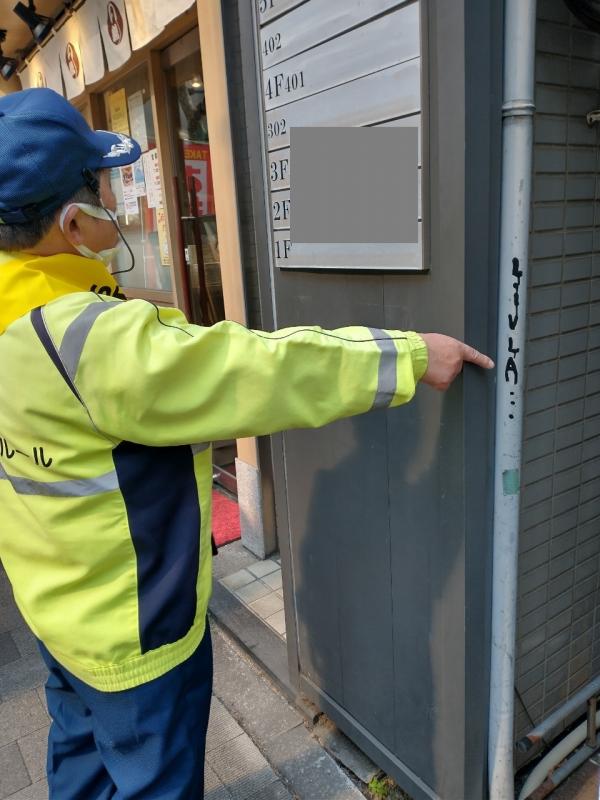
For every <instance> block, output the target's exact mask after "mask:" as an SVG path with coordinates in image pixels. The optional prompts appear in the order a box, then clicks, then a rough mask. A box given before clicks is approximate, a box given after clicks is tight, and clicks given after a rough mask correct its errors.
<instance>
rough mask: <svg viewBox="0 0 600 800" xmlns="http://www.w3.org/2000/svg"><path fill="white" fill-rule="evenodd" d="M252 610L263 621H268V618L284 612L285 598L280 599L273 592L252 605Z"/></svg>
mask: <svg viewBox="0 0 600 800" xmlns="http://www.w3.org/2000/svg"><path fill="white" fill-rule="evenodd" d="M250 608H251V609H252V611H254V613H255V614H258V616H259V617H260V618H261V619H267V617H272V616H273V614H276V613H277V612H278V611H282V610H283V598H281V597H279V595H277V594H275V592H271V593H270V594H266V595H265V596H264V597H260V598H259V599H258V600H255V601H254V602H253V603H250Z"/></svg>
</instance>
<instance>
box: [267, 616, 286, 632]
mask: <svg viewBox="0 0 600 800" xmlns="http://www.w3.org/2000/svg"><path fill="white" fill-rule="evenodd" d="M266 622H267V623H268V624H269V625H270V626H271V627H272V628H273V629H274V630H276V631H277V633H278V634H279V635H280V636H283V635H284V634H285V632H286V631H285V613H284V612H283V611H278V612H277V613H276V614H273V616H271V617H267V619H266Z"/></svg>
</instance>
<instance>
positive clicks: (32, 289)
mask: <svg viewBox="0 0 600 800" xmlns="http://www.w3.org/2000/svg"><path fill="white" fill-rule="evenodd" d="M72 292H94V293H95V294H106V295H111V296H113V297H121V298H123V297H124V295H122V294H121V292H120V289H119V286H118V284H117V282H116V281H115V279H114V278H113V277H112V275H111V274H110V272H108V270H107V269H106V267H105V266H104V264H103V263H102V262H101V261H96V260H95V259H92V258H84V257H83V256H76V255H70V254H69V253H61V254H58V255H54V256H35V255H32V254H30V253H7V252H0V334H2V333H4V331H5V330H6V328H7V327H8V326H9V325H10V324H11V322H14V320H16V319H18V318H19V317H22V316H24V315H25V314H28V313H29V312H30V311H31V310H32V309H34V308H37V307H38V306H43V305H46V303H49V302H50V301H51V300H55V299H56V298H58V297H61V296H62V295H64V294H70V293H72Z"/></svg>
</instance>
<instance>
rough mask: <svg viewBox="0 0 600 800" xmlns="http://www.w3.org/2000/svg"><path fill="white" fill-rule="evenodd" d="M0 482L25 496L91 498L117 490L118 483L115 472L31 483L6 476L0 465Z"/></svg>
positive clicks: (24, 479) (12, 476) (27, 480)
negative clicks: (76, 478)
mask: <svg viewBox="0 0 600 800" xmlns="http://www.w3.org/2000/svg"><path fill="white" fill-rule="evenodd" d="M0 480H5V481H8V482H9V483H10V484H11V486H12V487H13V489H14V490H15V492H16V493H17V494H27V495H32V496H38V497H92V496H93V495H96V494H106V493H107V492H113V491H115V489H118V488H119V481H118V479H117V473H116V471H115V470H113V471H112V472H107V473H106V474H105V475H100V476H99V477H98V478H82V479H81V480H72V481H50V482H48V483H44V482H43V481H33V480H31V479H29V478H18V477H16V476H15V475H8V474H7V472H6V471H5V469H4V467H3V466H2V465H1V464H0Z"/></svg>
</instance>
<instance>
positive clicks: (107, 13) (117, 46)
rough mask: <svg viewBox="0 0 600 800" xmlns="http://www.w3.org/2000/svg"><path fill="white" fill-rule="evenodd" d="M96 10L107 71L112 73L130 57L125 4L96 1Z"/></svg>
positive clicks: (119, 1) (113, 1)
mask: <svg viewBox="0 0 600 800" xmlns="http://www.w3.org/2000/svg"><path fill="white" fill-rule="evenodd" d="M96 9H97V16H98V23H99V25H100V33H101V34H102V42H103V44H104V52H105V53H106V61H107V64H108V69H109V71H110V72H112V70H114V69H117V68H118V67H120V66H122V65H123V64H125V62H126V61H127V60H128V59H129V57H130V56H131V45H130V43H129V25H128V24H127V14H126V12H125V4H124V2H123V0H96Z"/></svg>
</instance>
